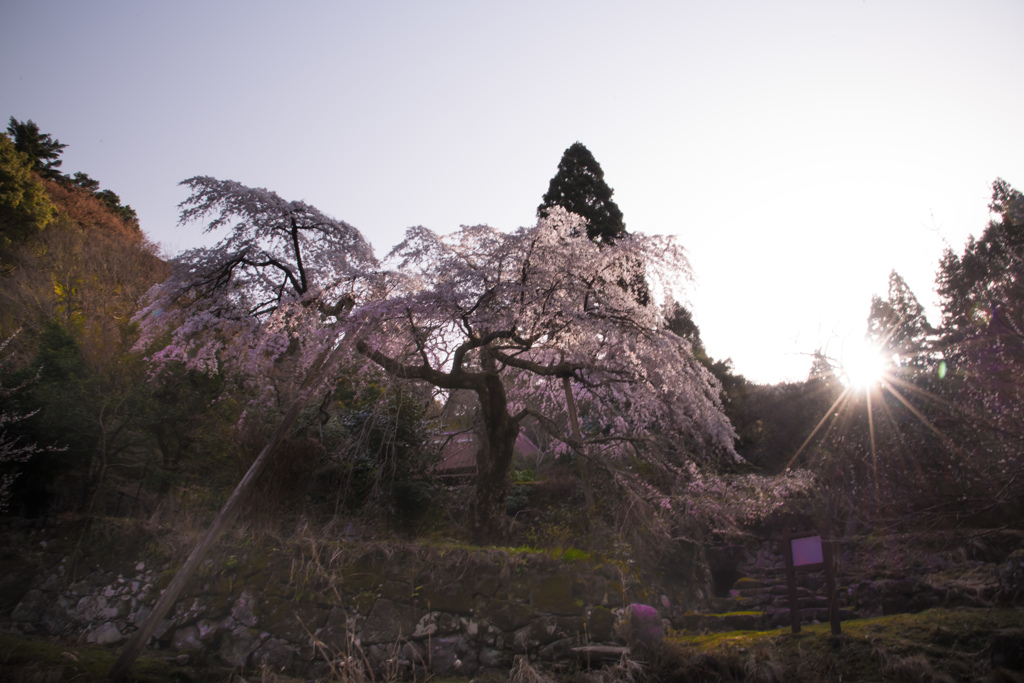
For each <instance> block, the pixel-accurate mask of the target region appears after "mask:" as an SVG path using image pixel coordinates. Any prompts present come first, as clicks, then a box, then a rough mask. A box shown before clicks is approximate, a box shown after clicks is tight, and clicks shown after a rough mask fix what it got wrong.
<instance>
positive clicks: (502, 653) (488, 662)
mask: <svg viewBox="0 0 1024 683" xmlns="http://www.w3.org/2000/svg"><path fill="white" fill-rule="evenodd" d="M479 661H480V666H483V667H487V668H488V669H506V670H507V669H509V668H510V667H511V666H512V653H511V652H509V651H508V650H498V649H496V648H493V647H483V648H480V658H479Z"/></svg>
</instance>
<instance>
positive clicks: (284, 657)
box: [252, 638, 295, 673]
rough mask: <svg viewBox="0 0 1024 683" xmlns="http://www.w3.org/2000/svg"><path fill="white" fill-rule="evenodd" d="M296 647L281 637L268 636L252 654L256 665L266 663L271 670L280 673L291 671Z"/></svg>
mask: <svg viewBox="0 0 1024 683" xmlns="http://www.w3.org/2000/svg"><path fill="white" fill-rule="evenodd" d="M294 657H295V648H294V647H292V646H291V645H289V644H288V643H287V642H285V641H284V640H281V639H280V638H267V639H266V640H264V641H263V642H262V643H261V644H260V646H259V647H258V648H256V651H255V652H253V655H252V663H253V665H254V666H258V665H264V666H266V667H268V668H269V669H270V670H271V671H274V672H277V673H280V672H282V671H291V669H292V660H293V658H294Z"/></svg>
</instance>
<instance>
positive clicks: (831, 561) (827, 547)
mask: <svg viewBox="0 0 1024 683" xmlns="http://www.w3.org/2000/svg"><path fill="white" fill-rule="evenodd" d="M821 552H822V557H823V559H824V561H825V590H826V591H828V622H829V624H831V626H832V635H834V636H838V635H839V634H840V633H841V632H842V627H841V626H840V625H839V598H838V596H837V595H836V565H835V555H834V554H833V552H832V541H831V540H827V541H822V544H821Z"/></svg>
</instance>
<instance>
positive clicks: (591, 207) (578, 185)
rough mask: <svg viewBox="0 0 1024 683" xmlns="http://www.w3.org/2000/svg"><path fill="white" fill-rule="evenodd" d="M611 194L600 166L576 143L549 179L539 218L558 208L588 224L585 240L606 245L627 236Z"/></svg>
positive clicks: (565, 154)
mask: <svg viewBox="0 0 1024 683" xmlns="http://www.w3.org/2000/svg"><path fill="white" fill-rule="evenodd" d="M613 192H614V190H612V188H610V187H608V184H607V183H606V182H605V181H604V171H602V170H601V164H599V163H597V159H595V158H594V155H593V154H591V153H590V150H589V149H587V148H586V147H585V146H584V145H583V143H582V142H575V143H573V144H572V145H571V146H569V148H568V149H566V150H565V152H564V153H563V154H562V159H561V161H559V162H558V172H557V173H556V174H555V176H554V177H553V178H552V179H551V182H550V184H549V185H548V191H547V192H545V193H544V197H543V202H542V203H541V205H540V206H538V207H537V216H538V218H543V217H544V216H545V215H546V214H547V212H548V210H549V209H551V208H552V207H555V206H561V207H562V208H564V209H565V210H566V211H569V212H570V213H574V214H576V215H577V216H582V217H583V218H585V219H586V220H587V236H588V237H589V238H590V239H592V240H598V241H600V242H602V243H605V244H608V243H611V242H614V241H615V240H617V239H619V238H621V237H624V236H625V235H626V224H625V223H624V222H623V219H622V211H620V210H619V207H618V205H617V204H616V203H615V201H614V200H612V194H613Z"/></svg>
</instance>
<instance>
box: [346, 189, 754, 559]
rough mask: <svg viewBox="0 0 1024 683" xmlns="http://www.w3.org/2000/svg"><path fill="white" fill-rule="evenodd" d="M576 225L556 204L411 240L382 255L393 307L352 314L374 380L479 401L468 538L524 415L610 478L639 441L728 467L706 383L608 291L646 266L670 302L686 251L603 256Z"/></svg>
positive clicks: (486, 519)
mask: <svg viewBox="0 0 1024 683" xmlns="http://www.w3.org/2000/svg"><path fill="white" fill-rule="evenodd" d="M586 225H587V223H586V222H585V220H584V219H583V218H582V217H580V216H577V215H575V214H571V213H569V212H567V211H566V210H564V209H562V208H553V209H551V210H549V211H548V212H547V215H546V216H545V217H544V218H542V219H541V220H540V221H539V222H538V224H537V225H536V226H534V227H530V228H520V229H519V230H517V231H516V232H514V233H503V232H499V231H497V230H495V229H493V228H489V227H483V226H477V227H472V228H463V229H462V230H460V231H458V232H456V233H453V234H451V235H446V236H438V235H436V234H435V233H433V232H431V231H429V230H426V229H424V228H413V229H410V230H409V232H408V233H407V236H406V239H405V241H404V242H402V243H401V244H400V245H398V246H397V247H396V248H395V249H394V251H393V252H392V254H391V256H390V262H391V263H392V264H393V268H392V269H391V270H388V271H387V272H386V273H385V279H386V281H387V285H386V286H385V289H386V290H387V291H388V292H389V295H388V296H387V297H386V298H383V299H379V300H376V301H372V302H368V303H367V304H366V305H365V306H364V307H362V308H359V309H356V310H355V311H353V317H354V320H358V321H359V324H360V325H361V326H363V329H364V330H366V331H365V332H363V333H362V334H361V335H360V337H359V342H358V348H359V351H360V352H362V353H363V354H365V355H366V356H367V357H369V358H370V359H371V360H373V361H374V362H375V363H377V364H378V365H380V366H381V367H382V368H384V370H385V371H387V372H388V373H390V374H392V375H394V376H396V377H402V378H406V379H413V380H420V381H423V382H426V383H428V384H431V385H433V386H435V387H438V388H439V389H441V390H445V391H452V390H458V389H464V390H469V391H471V392H473V393H474V394H475V395H476V396H477V399H478V402H479V405H480V409H481V416H482V421H483V430H484V435H485V438H484V444H483V445H482V446H481V448H480V450H479V451H478V453H477V470H478V473H477V480H476V486H477V489H476V491H477V493H476V518H475V520H474V527H475V536H476V537H477V538H479V539H487V538H495V537H500V536H501V535H502V530H501V529H500V528H499V526H498V525H499V524H500V523H501V519H502V517H503V511H504V502H505V496H506V492H507V475H508V467H509V463H510V461H511V457H512V451H513V446H514V444H515V440H516V437H517V435H518V433H519V430H520V427H521V425H522V424H523V422H524V421H525V420H528V419H535V420H537V421H539V422H540V423H541V425H543V426H544V427H545V428H546V429H547V430H548V431H549V433H550V434H552V435H553V436H555V437H556V438H558V439H560V440H561V441H562V442H563V443H566V444H570V445H572V446H573V447H574V448H577V449H578V448H580V447H582V446H584V445H590V446H592V447H594V448H592V449H591V450H590V451H589V452H590V454H591V455H590V457H591V459H592V460H594V461H595V462H597V463H598V464H600V465H601V466H602V467H606V468H610V469H614V468H615V466H616V464H617V463H621V462H625V461H629V460H630V459H631V458H632V457H635V455H636V453H637V450H636V447H637V445H638V444H640V443H642V442H646V441H649V439H650V437H651V435H661V436H663V437H666V438H670V439H671V440H673V441H674V442H675V443H676V444H677V447H676V448H675V449H672V448H669V449H667V450H665V451H662V453H664V454H671V455H667V457H669V460H671V459H672V458H673V457H674V458H676V465H679V464H681V463H687V462H691V461H693V460H696V461H700V462H707V461H708V460H713V459H716V458H722V457H724V458H727V459H731V458H733V457H735V454H734V451H733V439H734V437H735V434H734V432H733V429H732V426H731V425H730V424H729V421H728V419H727V418H726V417H725V415H724V414H723V412H722V406H721V403H720V400H719V392H720V386H719V384H718V382H717V380H715V378H714V377H713V376H712V374H711V373H710V372H709V371H708V370H707V368H705V367H704V366H703V365H702V364H701V363H700V362H698V361H697V360H696V359H695V358H694V356H693V353H692V350H691V348H690V345H689V343H688V342H686V341H685V340H683V339H681V338H680V337H679V336H677V335H676V334H674V333H673V332H671V331H670V330H669V329H668V328H667V327H666V325H665V321H664V319H663V316H662V312H661V310H660V309H659V307H657V306H653V305H643V304H641V303H640V302H638V301H637V298H636V297H635V296H633V294H632V293H631V292H629V291H628V290H626V289H624V288H623V287H621V286H620V285H619V284H618V283H619V282H620V280H621V279H623V277H624V275H625V273H626V272H627V271H626V267H625V266H624V265H623V264H629V263H636V262H642V263H644V264H645V265H646V267H647V271H646V272H647V274H648V277H649V278H650V279H651V280H652V282H654V283H656V284H657V286H658V288H659V289H665V290H670V289H671V287H672V286H673V285H678V284H680V276H681V273H680V271H679V266H680V265H681V264H685V263H686V259H685V256H684V255H683V253H682V249H681V248H680V247H679V246H678V245H677V244H676V243H675V242H674V241H673V240H672V239H670V238H657V237H644V236H639V235H631V236H623V237H622V238H620V239H619V240H617V241H616V242H614V244H606V245H604V246H600V245H598V244H595V243H594V242H593V241H591V240H590V239H589V238H588V237H587V236H586V234H585V230H584V228H585V227H586ZM371 330H372V331H371ZM574 400H575V401H578V402H579V403H580V404H582V405H585V406H586V408H587V417H588V423H589V428H588V429H587V432H588V433H586V434H583V435H582V439H583V443H579V442H576V441H575V440H574V438H573V437H571V436H569V429H568V426H567V422H566V410H567V402H572V401H574ZM570 409H571V408H570ZM645 456H646V457H650V454H649V453H647V452H646V451H645Z"/></svg>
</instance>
